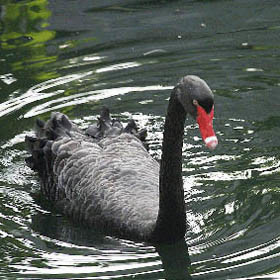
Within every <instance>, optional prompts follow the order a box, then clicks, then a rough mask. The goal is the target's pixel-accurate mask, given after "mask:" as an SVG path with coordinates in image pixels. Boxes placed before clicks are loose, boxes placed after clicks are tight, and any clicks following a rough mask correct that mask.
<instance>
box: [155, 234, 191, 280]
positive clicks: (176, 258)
mask: <svg viewBox="0 0 280 280" xmlns="http://www.w3.org/2000/svg"><path fill="white" fill-rule="evenodd" d="M156 250H157V252H158V254H159V256H160V258H161V261H162V265H163V268H164V271H165V275H166V279H168V280H171V279H172V280H175V279H176V280H179V279H180V280H183V279H184V280H187V279H192V277H191V276H190V274H189V272H188V268H189V266H190V263H191V262H190V257H189V253H188V246H187V244H186V241H185V240H184V239H182V240H180V241H178V242H177V243H174V244H165V245H163V244H162V245H157V246H156Z"/></svg>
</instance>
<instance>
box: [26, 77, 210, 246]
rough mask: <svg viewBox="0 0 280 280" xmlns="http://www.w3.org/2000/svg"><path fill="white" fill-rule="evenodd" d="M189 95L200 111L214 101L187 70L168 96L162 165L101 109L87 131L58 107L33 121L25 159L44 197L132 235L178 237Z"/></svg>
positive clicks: (85, 219)
mask: <svg viewBox="0 0 280 280" xmlns="http://www.w3.org/2000/svg"><path fill="white" fill-rule="evenodd" d="M199 87H200V88H199ZM196 91H197V92H198V94H196V95H195V96H194V97H192V96H191V95H192V94H193V93H196ZM182 92H183V93H182ZM199 94H202V97H201V96H199ZM207 98H208V99H209V100H210V101H209V100H207ZM200 99H201V100H200ZM193 100H197V101H198V103H199V104H201V106H204V107H205V110H206V111H207V110H208V109H207V108H206V107H207V106H210V107H211V108H212V107H213V95H212V93H211V90H210V89H209V88H208V86H207V85H206V83H205V82H204V81H202V80H201V79H199V78H198V77H195V76H186V77H185V78H184V79H182V80H181V82H180V83H179V84H178V85H177V87H175V89H174V90H173V92H172V94H171V98H170V101H169V108H168V113H167V117H166V122H165V131H164V141H163V147H162V149H163V151H162V159H161V164H160V165H159V164H158V162H157V161H156V160H154V159H153V158H152V157H151V156H150V155H149V153H148V151H147V150H146V148H145V147H144V145H143V143H142V141H141V140H144V138H145V137H144V136H143V134H144V133H143V131H140V132H139V133H138V134H137V131H136V130H137V129H136V127H135V126H134V125H133V123H130V124H129V125H128V127H127V128H125V129H123V128H122V127H121V125H120V123H119V122H116V121H111V118H110V116H109V113H108V112H107V110H103V113H102V114H101V119H100V120H99V123H98V124H97V125H95V126H92V127H89V129H88V130H87V131H86V133H85V132H84V131H81V130H80V129H79V128H77V127H76V126H75V125H73V124H72V123H71V122H70V120H69V119H68V118H67V117H66V116H65V115H63V114H60V113H53V114H52V116H51V118H50V120H49V121H48V122H47V123H46V124H45V123H43V122H40V121H38V122H37V138H31V137H27V138H26V142H27V144H28V147H29V151H30V152H31V154H32V156H31V157H30V158H28V159H27V163H28V165H29V166H30V167H31V168H33V169H34V170H37V171H38V173H39V176H40V178H41V185H42V193H43V195H45V196H46V197H47V198H48V199H49V200H52V201H54V203H55V205H56V207H58V208H60V209H61V211H62V212H63V213H64V214H66V215H67V216H70V217H72V218H73V219H74V220H76V221H79V222H81V223H83V224H86V225H88V226H90V227H94V228H99V229H102V230H104V231H105V232H107V233H110V234H113V235H117V236H120V237H126V238H130V239H135V240H145V241H153V242H172V241H175V240H178V239H181V238H182V237H183V236H184V234H185V231H186V221H185V204H184V193H183V183H182V176H181V169H182V163H181V161H182V139H183V132H184V122H185V118H186V114H187V113H190V114H192V115H193V116H194V117H196V114H197V110H196V106H197V105H193V103H192V102H193ZM205 100H206V101H205ZM203 102H206V103H205V104H206V105H205V104H203ZM209 102H210V104H209ZM211 102H212V104H211ZM211 108H210V109H211ZM207 113H209V112H207ZM205 114H206V113H205ZM211 137H214V136H211ZM208 138H209V135H208Z"/></svg>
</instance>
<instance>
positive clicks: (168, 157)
mask: <svg viewBox="0 0 280 280" xmlns="http://www.w3.org/2000/svg"><path fill="white" fill-rule="evenodd" d="M175 91H176V89H174V90H173V92H172V94H171V97H170V100H169V105H168V110H167V116H166V119H165V125H164V135H163V144H162V157H161V163H160V178H159V192H160V200H159V213H158V218H157V222H156V227H155V230H154V233H153V240H154V241H155V242H158V243H171V242H175V241H177V240H179V239H182V238H183V237H184V235H185V232H186V212H185V201H184V189H183V180H182V145H183V135H184V123H185V119H186V112H185V110H184V108H183V107H182V105H181V104H180V103H179V101H178V100H177V98H176V95H175Z"/></svg>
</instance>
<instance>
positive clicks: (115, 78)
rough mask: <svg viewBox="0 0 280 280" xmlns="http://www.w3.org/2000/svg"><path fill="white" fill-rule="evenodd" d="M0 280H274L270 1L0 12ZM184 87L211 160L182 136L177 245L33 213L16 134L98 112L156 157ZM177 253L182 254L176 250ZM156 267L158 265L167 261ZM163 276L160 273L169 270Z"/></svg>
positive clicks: (274, 22)
mask: <svg viewBox="0 0 280 280" xmlns="http://www.w3.org/2000/svg"><path fill="white" fill-rule="evenodd" d="M0 9H1V15H0V44H1V47H0V48H1V49H0V65H1V67H0V147H1V148H0V237H1V239H0V242H1V246H0V259H1V261H0V276H1V279H165V278H168V279H176V277H177V278H179V279H182V277H183V276H180V275H182V274H184V272H186V271H187V270H189V272H190V274H191V275H192V277H193V278H194V279H280V233H279V229H280V217H279V213H280V211H279V209H280V205H279V204H280V184H279V171H280V144H279V133H280V128H279V122H280V113H279V108H280V107H279V106H280V95H279V86H280V80H279V73H280V70H279V63H278V61H279V56H280V55H279V48H280V37H279V32H280V20H279V14H280V6H279V5H278V2H276V1H275V0H274V1H272V0H267V1H262V0H254V1H253V0H249V1H243V0H235V1H225V0H217V1H139V0H138V1H136V0H129V1H122V0H116V1H112V0H111V1H109V0H107V1H87V0H85V1H47V0H37V1H4V2H3V3H2V4H0ZM186 74H195V75H199V76H200V77H202V78H203V79H205V80H206V81H207V82H208V84H209V86H210V87H211V88H212V89H213V91H214V93H215V102H216V103H215V120H214V126H215V130H216V132H217V136H218V138H219V143H220V144H219V147H218V148H217V149H216V150H215V151H214V152H210V151H208V150H206V148H205V147H204V146H203V143H202V142H201V139H200V135H199V133H198V130H197V126H196V125H195V124H194V123H193V120H191V119H189V120H188V121H187V123H186V137H185V142H184V151H183V155H184V160H183V176H184V188H185V201H186V205H187V221H188V231H187V234H186V242H187V244H188V249H189V254H190V258H191V261H192V264H191V266H189V267H188V266H187V264H186V263H185V262H181V257H180V256H182V258H184V256H185V253H186V251H187V249H186V248H184V247H182V246H180V244H179V245H178V246H177V247H176V246H175V248H160V249H158V251H159V252H161V253H162V252H169V253H167V254H165V256H166V259H167V260H168V259H172V258H173V259H174V258H175V257H174V256H177V258H175V259H174V263H175V264H174V263H173V264H172V263H171V264H170V261H167V264H165V271H164V269H163V266H162V260H161V258H160V257H159V254H158V253H157V251H156V250H155V248H154V247H153V246H151V245H149V244H145V243H135V242H132V241H128V240H120V239H117V238H114V237H110V236H104V235H102V233H100V232H97V231H95V230H87V229H85V228H81V227H79V226H78V225H76V224H73V223H71V221H69V220H67V219H66V218H65V217H63V216H61V215H59V214H58V213H56V212H55V211H53V209H51V207H50V206H49V205H47V203H46V202H45V201H38V199H37V198H36V197H37V192H38V189H39V180H38V177H37V175H36V174H35V173H33V172H32V171H31V170H30V169H29V168H28V167H26V165H25V162H24V158H25V157H26V156H27V152H26V150H25V145H24V137H25V135H26V134H27V135H31V134H32V128H33V124H34V120H35V118H37V117H40V118H41V119H43V120H46V119H47V118H48V117H49V115H50V113H51V112H52V111H61V112H63V113H66V114H67V115H68V116H69V117H70V118H71V119H72V120H73V121H74V122H75V123H77V124H78V125H80V126H81V127H86V126H87V125H88V124H89V123H92V122H94V121H95V120H96V119H97V117H98V114H99V109H100V107H101V106H102V105H106V106H108V107H110V109H111V111H112V113H113V115H114V116H115V117H117V118H120V119H121V120H122V121H123V122H124V123H125V122H127V121H128V119H129V118H131V117H133V118H134V119H135V120H136V121H137V124H138V125H139V126H140V127H144V126H145V127H147V129H148V132H149V144H150V148H151V150H150V152H151V154H152V155H153V156H154V157H156V158H159V157H160V147H161V139H162V126H163V122H164V116H165V110H166V105H167V99H168V97H169V94H170V90H171V88H172V87H173V86H174V84H176V82H177V81H178V79H179V78H180V77H182V76H184V75H186ZM179 248H181V249H179ZM166 259H164V260H166ZM169 264H170V266H169V267H168V265H169Z"/></svg>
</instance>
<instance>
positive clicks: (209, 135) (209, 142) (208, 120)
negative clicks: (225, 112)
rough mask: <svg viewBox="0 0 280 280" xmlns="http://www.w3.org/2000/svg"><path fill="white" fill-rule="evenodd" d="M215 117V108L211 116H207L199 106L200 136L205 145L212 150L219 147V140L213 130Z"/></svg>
mask: <svg viewBox="0 0 280 280" xmlns="http://www.w3.org/2000/svg"><path fill="white" fill-rule="evenodd" d="M213 117H214V106H213V107H212V110H211V112H210V114H207V113H206V111H205V110H204V109H203V108H202V107H201V106H199V105H197V117H196V121H197V123H198V126H199V130H200V134H201V137H202V139H203V141H204V143H205V145H206V146H207V147H208V148H209V149H211V150H214V149H215V148H216V146H217V145H218V139H217V137H216V135H215V132H214V129H213Z"/></svg>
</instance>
